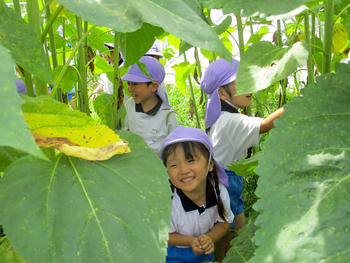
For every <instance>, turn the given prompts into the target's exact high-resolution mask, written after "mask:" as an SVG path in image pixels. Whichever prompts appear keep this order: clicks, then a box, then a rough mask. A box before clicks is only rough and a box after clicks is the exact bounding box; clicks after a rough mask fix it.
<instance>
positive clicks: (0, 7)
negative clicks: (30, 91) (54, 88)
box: [0, 2, 52, 83]
mask: <svg viewBox="0 0 350 263" xmlns="http://www.w3.org/2000/svg"><path fill="white" fill-rule="evenodd" d="M0 42H1V43H2V45H3V46H5V47H6V48H7V49H8V50H10V52H11V56H12V58H13V60H14V61H15V62H16V63H18V64H19V65H20V66H22V67H23V68H24V69H25V70H27V71H28V72H30V73H32V74H34V75H35V76H37V77H38V78H40V79H41V80H43V81H45V82H47V83H52V74H51V70H50V67H49V65H48V59H47V57H46V55H45V53H44V50H43V48H42V44H41V42H40V37H39V36H38V35H37V34H36V33H35V32H34V30H33V28H32V27H31V26H30V25H28V24H27V23H26V22H25V21H24V20H23V19H21V18H19V17H18V16H17V15H16V14H15V12H14V11H13V9H11V8H8V7H6V5H5V3H4V2H0Z"/></svg>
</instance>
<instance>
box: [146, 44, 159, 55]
mask: <svg viewBox="0 0 350 263" xmlns="http://www.w3.org/2000/svg"><path fill="white" fill-rule="evenodd" d="M145 56H158V57H161V58H162V57H163V55H162V53H160V52H159V49H158V47H157V45H156V44H155V43H154V44H153V45H152V47H151V48H150V49H149V50H148V51H147V52H146V53H145Z"/></svg>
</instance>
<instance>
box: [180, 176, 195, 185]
mask: <svg viewBox="0 0 350 263" xmlns="http://www.w3.org/2000/svg"><path fill="white" fill-rule="evenodd" d="M193 179H194V176H190V177H186V178H183V179H181V180H180V181H181V182H182V183H187V182H189V181H192V180H193Z"/></svg>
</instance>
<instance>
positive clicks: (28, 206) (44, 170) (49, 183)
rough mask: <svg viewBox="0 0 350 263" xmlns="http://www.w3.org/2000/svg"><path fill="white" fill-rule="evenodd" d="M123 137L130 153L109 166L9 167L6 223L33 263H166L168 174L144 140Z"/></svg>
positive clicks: (1, 185) (4, 183)
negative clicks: (128, 145)
mask: <svg viewBox="0 0 350 263" xmlns="http://www.w3.org/2000/svg"><path fill="white" fill-rule="evenodd" d="M120 134H121V136H122V137H123V138H126V139H127V140H128V141H129V142H130V147H131V152H130V153H128V154H124V155H119V156H114V157H113V158H112V159H110V160H108V161H104V162H90V161H86V160H82V159H75V158H70V157H66V156H64V155H61V156H59V157H58V158H57V160H55V161H50V162H48V161H43V160H40V159H36V158H34V157H31V156H28V157H24V158H22V159H20V160H18V161H16V162H14V163H12V164H11V165H10V166H9V167H8V168H7V169H6V171H5V173H4V177H3V178H2V179H1V180H0V207H1V210H0V218H1V223H2V225H3V227H4V229H5V232H6V234H7V235H8V238H9V240H10V241H11V243H12V245H13V246H14V248H15V249H16V250H17V251H18V252H19V253H20V254H21V255H22V256H23V258H24V259H26V260H28V262H94V263H95V262H103V263H105V262H152V263H153V262H164V257H165V252H166V250H165V248H166V240H167V233H168V230H169V227H168V225H169V217H170V211H169V208H170V202H171V199H170V191H169V186H168V180H167V175H166V171H165V169H164V167H163V165H162V163H161V161H160V160H159V159H158V158H157V157H156V155H155V154H154V152H153V151H151V150H150V149H149V148H148V147H147V146H146V145H145V144H144V142H143V140H142V139H141V138H140V137H138V136H136V135H133V134H132V133H129V132H120ZM131 167H132V169H130V168H131ZM28 171H30V172H28ZM19 177H20V178H21V180H18V178H19ZM23 193H25V195H23ZM19 218H20V219H21V220H18V219H19ZM28 244H30V245H28Z"/></svg>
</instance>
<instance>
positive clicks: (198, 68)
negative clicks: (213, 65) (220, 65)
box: [194, 47, 202, 79]
mask: <svg viewBox="0 0 350 263" xmlns="http://www.w3.org/2000/svg"><path fill="white" fill-rule="evenodd" d="M194 51H195V54H196V63H197V73H198V77H199V79H202V65H201V61H200V60H199V53H198V48H197V47H195V48H194Z"/></svg>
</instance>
